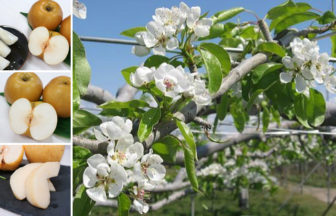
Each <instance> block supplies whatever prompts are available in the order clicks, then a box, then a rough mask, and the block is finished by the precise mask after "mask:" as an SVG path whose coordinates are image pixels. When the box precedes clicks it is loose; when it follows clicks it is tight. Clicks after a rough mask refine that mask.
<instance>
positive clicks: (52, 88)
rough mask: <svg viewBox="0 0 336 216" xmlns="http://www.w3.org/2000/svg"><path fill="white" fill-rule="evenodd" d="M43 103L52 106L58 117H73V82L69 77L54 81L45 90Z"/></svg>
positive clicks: (57, 78) (58, 78)
mask: <svg viewBox="0 0 336 216" xmlns="http://www.w3.org/2000/svg"><path fill="white" fill-rule="evenodd" d="M43 101H44V102H46V103H49V104H51V105H52V106H53V107H54V108H55V110H56V112H57V115H58V117H61V118H69V117H70V116H71V80H70V77H67V76H59V77H56V78H54V79H52V80H51V81H50V82H49V83H48V85H47V86H46V87H45V88H44V90H43Z"/></svg>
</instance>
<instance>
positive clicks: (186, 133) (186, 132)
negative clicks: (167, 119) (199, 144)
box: [176, 119, 197, 160]
mask: <svg viewBox="0 0 336 216" xmlns="http://www.w3.org/2000/svg"><path fill="white" fill-rule="evenodd" d="M176 125H177V127H178V128H179V130H180V132H181V134H182V136H183V137H184V139H185V141H186V142H187V144H188V146H189V147H188V148H189V149H190V150H191V152H192V154H193V158H194V159H195V160H197V149H196V143H195V139H194V135H193V134H192V132H191V131H190V128H189V127H188V125H186V123H184V122H183V121H180V120H178V119H176Z"/></svg>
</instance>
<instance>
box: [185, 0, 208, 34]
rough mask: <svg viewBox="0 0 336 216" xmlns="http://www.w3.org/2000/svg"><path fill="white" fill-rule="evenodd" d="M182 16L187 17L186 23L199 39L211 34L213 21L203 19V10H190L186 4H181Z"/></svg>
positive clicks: (194, 8) (193, 8)
mask: <svg viewBox="0 0 336 216" xmlns="http://www.w3.org/2000/svg"><path fill="white" fill-rule="evenodd" d="M180 10H181V13H182V16H186V23H187V26H188V28H189V29H191V30H192V31H194V33H195V35H196V36H197V37H206V36H208V35H209V34H210V27H211V25H212V19H210V18H202V19H200V18H201V8H200V7H191V8H189V7H188V6H187V5H186V4H185V3H184V2H181V3H180Z"/></svg>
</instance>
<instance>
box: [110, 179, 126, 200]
mask: <svg viewBox="0 0 336 216" xmlns="http://www.w3.org/2000/svg"><path fill="white" fill-rule="evenodd" d="M122 189H123V184H122V183H121V182H116V183H113V184H109V186H108V194H109V198H115V197H117V196H118V195H119V194H120V192H121V191H122Z"/></svg>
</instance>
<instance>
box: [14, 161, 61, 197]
mask: <svg viewBox="0 0 336 216" xmlns="http://www.w3.org/2000/svg"><path fill="white" fill-rule="evenodd" d="M41 165H42V163H30V164H27V165H26V166H24V167H21V168H19V169H17V170H16V171H15V172H14V173H13V174H12V175H11V177H10V181H9V184H10V186H11V189H12V192H13V194H14V196H15V198H16V199H18V200H23V199H25V198H26V189H25V186H26V180H27V178H28V176H29V175H30V174H31V173H32V172H33V171H34V170H35V169H37V168H39V167H40V166H41ZM48 187H49V190H50V191H56V189H55V187H54V185H53V184H52V183H51V181H50V180H48Z"/></svg>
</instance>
